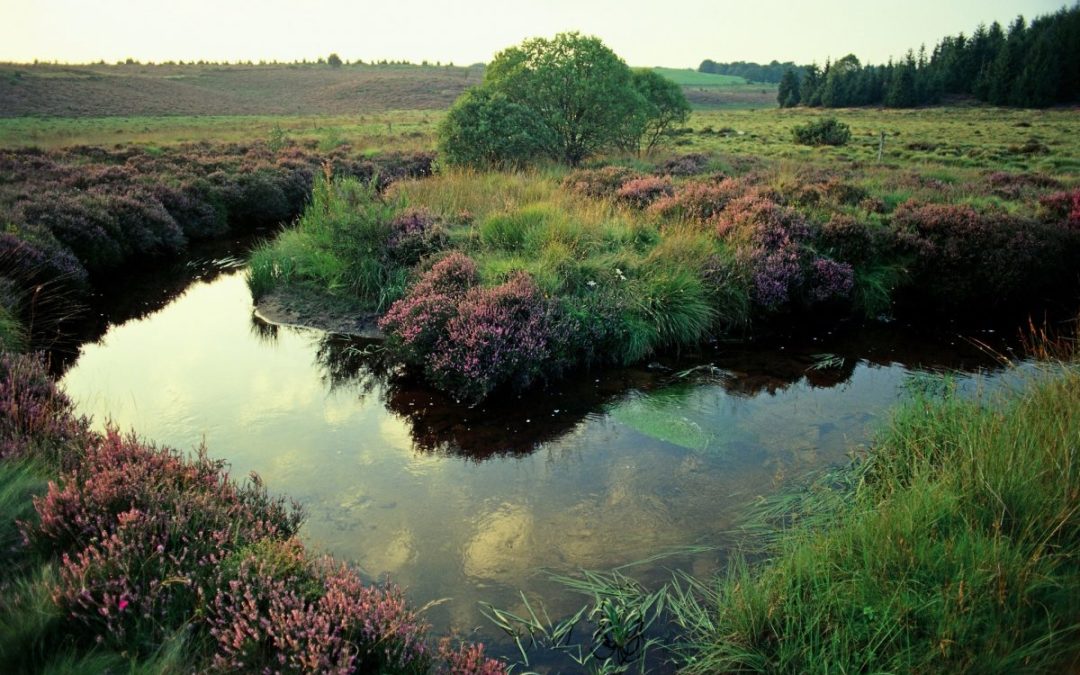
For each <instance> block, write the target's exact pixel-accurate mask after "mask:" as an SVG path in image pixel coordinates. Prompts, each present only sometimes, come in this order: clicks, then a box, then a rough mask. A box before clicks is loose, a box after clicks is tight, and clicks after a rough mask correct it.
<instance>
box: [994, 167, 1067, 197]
mask: <svg viewBox="0 0 1080 675" xmlns="http://www.w3.org/2000/svg"><path fill="white" fill-rule="evenodd" d="M986 182H987V184H989V186H990V189H991V192H992V193H993V194H995V195H997V196H999V197H1002V198H1004V199H1020V198H1021V197H1023V196H1024V195H1025V193H1029V192H1033V191H1036V190H1046V189H1051V190H1056V189H1060V188H1061V182H1060V181H1058V180H1056V179H1054V178H1051V177H1050V176H1047V175H1045V174H1041V173H1009V172H1008V171H993V172H991V173H989V174H988V175H987V176H986Z"/></svg>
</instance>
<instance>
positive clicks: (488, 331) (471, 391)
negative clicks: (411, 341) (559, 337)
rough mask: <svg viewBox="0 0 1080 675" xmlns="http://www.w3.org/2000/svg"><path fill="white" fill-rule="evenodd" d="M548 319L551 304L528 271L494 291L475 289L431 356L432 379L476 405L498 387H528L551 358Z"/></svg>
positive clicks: (466, 297) (451, 320)
mask: <svg viewBox="0 0 1080 675" xmlns="http://www.w3.org/2000/svg"><path fill="white" fill-rule="evenodd" d="M550 317H551V303H550V302H549V300H548V299H547V298H545V297H544V296H543V294H542V293H541V292H540V289H539V288H537V286H536V284H535V282H533V280H532V278H531V277H529V275H528V274H526V273H524V272H519V273H517V274H515V275H514V276H513V277H511V278H510V279H509V280H508V281H507V282H506V283H504V284H501V285H499V286H496V287H494V288H473V289H472V290H470V291H469V292H468V293H466V295H465V297H463V298H462V299H461V301H460V302H459V303H458V305H457V312H456V314H455V315H454V316H453V317H452V318H451V319H450V320H449V321H447V323H446V333H445V335H443V336H442V338H441V339H440V341H439V343H438V344H437V345H436V348H435V351H434V352H432V353H431V354H430V355H429V356H428V359H427V363H426V371H427V374H428V377H429V378H430V379H431V381H432V382H434V383H435V384H436V385H437V386H439V387H440V388H442V389H445V390H447V391H450V392H452V393H454V394H455V395H456V396H458V397H460V398H462V399H464V400H467V401H473V402H475V401H479V400H481V399H483V398H484V397H485V396H487V395H488V394H489V393H491V391H492V390H494V389H495V388H496V387H498V386H500V385H504V384H510V385H512V386H515V387H521V388H523V387H525V386H528V385H529V384H530V383H531V382H533V381H534V380H536V379H537V378H538V377H539V376H540V373H541V372H542V368H543V367H544V364H545V362H546V361H547V360H548V358H549V356H550V330H551V320H550Z"/></svg>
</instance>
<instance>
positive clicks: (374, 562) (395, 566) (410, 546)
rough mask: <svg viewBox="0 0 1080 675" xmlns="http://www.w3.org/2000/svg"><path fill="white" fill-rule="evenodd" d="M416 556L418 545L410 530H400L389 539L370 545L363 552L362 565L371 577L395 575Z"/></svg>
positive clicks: (360, 561)
mask: <svg viewBox="0 0 1080 675" xmlns="http://www.w3.org/2000/svg"><path fill="white" fill-rule="evenodd" d="M415 558H416V545H415V542H414V541H413V534H412V532H411V531H410V530H407V529H405V530H400V531H399V532H397V533H396V534H394V535H393V536H392V537H391V538H390V539H389V541H381V542H378V545H375V546H369V547H367V548H366V549H365V550H364V553H362V554H361V557H360V560H359V563H360V567H361V568H362V569H363V570H364V572H365V573H367V574H368V575H369V576H371V577H379V576H384V575H387V574H390V575H394V574H396V573H397V572H399V571H401V569H402V568H403V567H405V566H406V565H408V564H410V563H412V562H413V561H414V559H415Z"/></svg>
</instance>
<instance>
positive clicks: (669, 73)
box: [653, 68, 746, 87]
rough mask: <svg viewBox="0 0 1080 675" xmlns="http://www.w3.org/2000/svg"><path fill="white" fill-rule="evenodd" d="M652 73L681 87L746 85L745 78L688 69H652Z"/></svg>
mask: <svg viewBox="0 0 1080 675" xmlns="http://www.w3.org/2000/svg"><path fill="white" fill-rule="evenodd" d="M653 71H655V72H657V73H660V74H661V75H663V76H664V77H666V78H668V79H669V80H672V81H674V82H676V83H677V84H679V85H681V86H683V87H731V86H734V85H740V84H746V78H743V77H735V76H731V75H715V74H712V73H699V72H698V71H696V70H691V69H689V68H685V69H680V68H653Z"/></svg>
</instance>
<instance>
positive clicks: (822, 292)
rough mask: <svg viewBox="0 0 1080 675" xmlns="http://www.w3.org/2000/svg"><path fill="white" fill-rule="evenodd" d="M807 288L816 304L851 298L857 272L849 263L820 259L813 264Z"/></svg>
mask: <svg viewBox="0 0 1080 675" xmlns="http://www.w3.org/2000/svg"><path fill="white" fill-rule="evenodd" d="M808 276H809V278H808V279H807V286H808V288H809V293H810V299H811V300H814V301H815V302H826V301H829V300H837V299H843V298H847V297H850V296H851V290H852V289H853V288H854V287H855V270H854V268H852V267H851V265H849V264H848V263H845V262H837V261H835V260H830V259H828V258H818V259H817V260H815V261H814V262H813V264H811V266H810V273H809V275H808Z"/></svg>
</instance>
